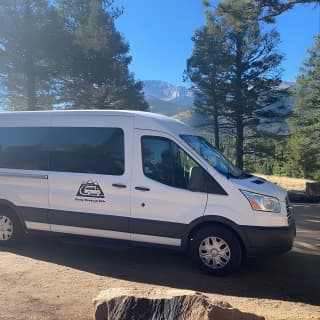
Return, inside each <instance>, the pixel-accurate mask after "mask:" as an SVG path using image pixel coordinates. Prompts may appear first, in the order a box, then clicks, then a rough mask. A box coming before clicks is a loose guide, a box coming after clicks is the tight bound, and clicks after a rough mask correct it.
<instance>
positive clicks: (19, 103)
mask: <svg viewBox="0 0 320 320" xmlns="http://www.w3.org/2000/svg"><path fill="white" fill-rule="evenodd" d="M53 31H54V32H53ZM61 32H63V30H62V25H60V27H59V19H58V16H57V14H56V13H55V11H54V9H53V8H52V7H51V6H49V4H48V3H47V2H46V1H45V0H2V1H1V5H0V86H1V87H2V92H1V97H2V99H1V100H2V106H3V107H4V108H7V109H13V110H39V109H49V108H51V107H52V104H53V103H55V101H56V97H55V90H54V86H55V81H54V78H55V76H56V73H57V71H56V69H55V68H54V63H53V59H54V57H53V56H54V55H55V54H56V45H55V43H56V42H57V41H58V38H59V37H60V36H61Z"/></svg>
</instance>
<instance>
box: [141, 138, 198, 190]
mask: <svg viewBox="0 0 320 320" xmlns="http://www.w3.org/2000/svg"><path fill="white" fill-rule="evenodd" d="M141 145H142V163H143V172H144V174H145V175H146V176H147V177H148V178H151V179H153V180H156V181H158V182H161V183H163V184H166V185H169V186H172V187H176V188H180V189H188V185H189V177H190V171H191V169H192V168H193V167H196V166H198V165H197V164H196V163H195V162H194V161H193V160H192V159H191V158H190V157H189V156H188V155H187V154H186V153H185V152H184V151H183V150H182V149H181V148H179V147H178V146H177V144H176V143H174V142H173V141H171V140H169V139H166V138H163V137H155V136H144V137H142V140H141Z"/></svg>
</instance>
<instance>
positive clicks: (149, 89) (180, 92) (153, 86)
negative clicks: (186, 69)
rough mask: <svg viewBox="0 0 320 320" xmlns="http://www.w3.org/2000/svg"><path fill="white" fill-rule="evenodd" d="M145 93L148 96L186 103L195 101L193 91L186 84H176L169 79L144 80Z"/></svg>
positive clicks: (189, 103) (190, 103)
mask: <svg viewBox="0 0 320 320" xmlns="http://www.w3.org/2000/svg"><path fill="white" fill-rule="evenodd" d="M144 93H145V95H146V97H147V98H148V97H149V98H156V99H160V100H162V101H170V102H173V103H179V104H181V103H182V104H184V105H185V104H188V105H192V103H193V93H192V91H191V90H190V89H188V88H187V87H184V86H175V85H173V84H171V83H169V82H167V81H162V80H146V81H144Z"/></svg>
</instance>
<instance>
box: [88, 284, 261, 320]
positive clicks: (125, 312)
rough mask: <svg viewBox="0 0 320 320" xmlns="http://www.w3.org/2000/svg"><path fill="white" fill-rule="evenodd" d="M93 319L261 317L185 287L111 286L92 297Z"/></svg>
mask: <svg viewBox="0 0 320 320" xmlns="http://www.w3.org/2000/svg"><path fill="white" fill-rule="evenodd" d="M93 304H94V319H96V320H263V319H264V318H263V317H260V316H257V315H255V314H250V313H244V312H241V311H240V310H238V309H235V308H232V306H231V305H230V304H229V303H227V302H222V301H213V300H211V299H210V298H209V297H207V296H205V295H203V294H201V293H197V292H195V291H189V290H175V289H167V290H164V289H158V290H157V289H152V290H137V289H128V288H111V289H109V290H105V291H102V292H100V294H99V295H98V296H97V298H95V299H94V300H93Z"/></svg>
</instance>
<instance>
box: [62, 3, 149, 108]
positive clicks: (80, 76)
mask: <svg viewBox="0 0 320 320" xmlns="http://www.w3.org/2000/svg"><path fill="white" fill-rule="evenodd" d="M112 3H113V1H103V0H86V1H85V0H72V1H69V0H60V1H57V6H58V9H59V12H60V14H61V15H62V17H63V20H64V22H65V26H66V29H67V30H68V32H69V34H70V39H71V41H70V45H69V46H68V47H67V48H65V50H66V55H65V61H64V68H65V70H68V72H67V73H66V74H65V76H64V77H63V78H62V79H61V82H60V86H61V90H60V98H61V103H63V104H64V105H65V106H66V107H68V108H76V109H88V108H89V109H137V110H146V109H147V108H148V105H147V103H146V101H145V100H144V94H143V92H142V89H143V84H142V82H141V81H135V80H134V77H133V74H131V73H130V72H129V70H128V65H129V63H130V62H131V56H130V55H129V54H128V52H129V45H128V44H127V43H126V42H125V41H124V39H123V38H122V36H121V34H120V33H119V32H118V31H117V30H116V28H115V25H114V17H115V16H117V15H118V13H119V11H117V10H110V6H111V5H112Z"/></svg>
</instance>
